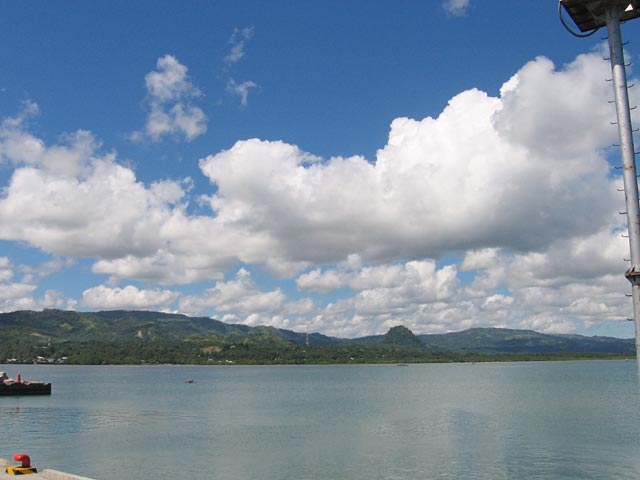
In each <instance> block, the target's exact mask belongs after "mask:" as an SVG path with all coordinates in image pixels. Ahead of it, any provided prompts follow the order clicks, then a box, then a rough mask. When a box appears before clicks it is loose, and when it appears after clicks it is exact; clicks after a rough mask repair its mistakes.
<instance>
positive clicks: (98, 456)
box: [0, 361, 640, 480]
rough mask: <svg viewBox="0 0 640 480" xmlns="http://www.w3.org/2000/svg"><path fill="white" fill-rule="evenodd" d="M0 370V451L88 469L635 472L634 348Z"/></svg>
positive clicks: (322, 475) (261, 473) (517, 475)
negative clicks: (628, 355)
mask: <svg viewBox="0 0 640 480" xmlns="http://www.w3.org/2000/svg"><path fill="white" fill-rule="evenodd" d="M0 370H5V371H7V373H8V374H9V376H13V377H15V376H16V375H17V374H18V373H21V374H22V377H23V379H25V380H29V379H32V380H45V381H50V382H52V384H53V393H52V395H51V396H50V397H46V396H45V397H0V457H4V458H9V457H11V456H12V455H13V454H14V453H18V452H20V453H28V454H29V455H30V456H31V458H32V463H33V464H34V465H35V466H36V467H40V468H52V469H57V470H63V471H68V472H72V473H76V474H79V475H84V476H88V477H92V478H95V479H98V480H122V479H136V480H151V479H158V478H162V479H179V478H202V479H219V480H305V479H310V480H311V479H313V480H375V479H389V480H405V479H406V480H409V479H411V480H416V479H491V480H499V479H545V480H547V479H580V480H585V479H613V478H615V479H631V478H640V401H639V388H638V375H637V372H636V362H635V361H628V362H625V361H580V362H522V363H482V364H480V363H478V364H422V365H408V366H399V365H349V366H268V367H245V366H211V367H194V366H65V365H61V366H36V365H29V366H27V365H4V366H0ZM191 381H192V382H191Z"/></svg>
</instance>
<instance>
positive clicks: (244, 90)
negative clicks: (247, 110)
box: [227, 78, 257, 107]
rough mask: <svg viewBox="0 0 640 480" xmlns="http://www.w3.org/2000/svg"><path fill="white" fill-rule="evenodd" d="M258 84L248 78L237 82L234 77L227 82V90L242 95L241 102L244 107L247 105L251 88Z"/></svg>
mask: <svg viewBox="0 0 640 480" xmlns="http://www.w3.org/2000/svg"><path fill="white" fill-rule="evenodd" d="M256 87H257V85H256V83H255V82H252V81H251V80H247V81H246V82H242V83H236V82H235V80H234V79H233V78H230V79H229V82H227V92H229V93H231V94H232V95H238V96H239V97H240V104H241V105H242V106H243V107H246V106H247V97H248V96H249V89H250V88H256Z"/></svg>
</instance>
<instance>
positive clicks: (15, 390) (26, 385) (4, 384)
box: [0, 372, 51, 396]
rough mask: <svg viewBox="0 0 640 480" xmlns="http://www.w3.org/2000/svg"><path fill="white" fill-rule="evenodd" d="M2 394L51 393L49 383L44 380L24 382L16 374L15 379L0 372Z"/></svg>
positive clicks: (0, 392) (0, 390)
mask: <svg viewBox="0 0 640 480" xmlns="http://www.w3.org/2000/svg"><path fill="white" fill-rule="evenodd" d="M3 395H51V384H50V383H45V382H24V381H22V377H21V376H20V374H18V378H16V379H15V380H14V379H12V378H9V377H7V374H6V373H5V372H0V396H3Z"/></svg>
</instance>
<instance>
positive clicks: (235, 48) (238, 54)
mask: <svg viewBox="0 0 640 480" xmlns="http://www.w3.org/2000/svg"><path fill="white" fill-rule="evenodd" d="M251 37H253V27H245V28H241V29H240V28H235V29H234V30H233V34H232V35H231V38H230V39H229V44H230V45H231V49H230V50H229V53H228V54H227V55H226V56H225V57H224V62H225V63H226V64H227V65H231V64H234V63H237V62H239V61H240V60H241V59H242V57H244V54H245V46H246V43H247V42H248V41H249V40H250V39H251Z"/></svg>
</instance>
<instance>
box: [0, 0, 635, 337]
mask: <svg viewBox="0 0 640 480" xmlns="http://www.w3.org/2000/svg"><path fill="white" fill-rule="evenodd" d="M525 3H526V5H524V4H522V5H521V4H518V5H516V7H518V8H524V7H526V8H528V10H509V9H507V8H506V7H505V4H504V2H487V1H481V0H469V1H465V0H452V1H446V2H441V1H433V2H418V1H409V0H407V1H402V2H388V1H381V2H365V1H356V0H353V1H348V2H345V1H326V2H310V1H304V0H302V1H274V2H259V1H242V0H240V1H237V2H210V1H204V0H201V1H195V0H193V1H186V2H179V3H176V2H169V1H154V2H150V1H146V0H140V1H136V2H124V1H117V0H110V1H108V2H107V1H101V0H97V1H92V2H80V1H66V2H56V1H46V2H45V1H30V2H10V3H7V4H6V5H5V6H4V9H3V14H2V16H1V18H0V28H1V29H2V32H3V38H4V41H3V42H0V59H1V60H2V68H1V69H0V110H1V111H0V117H1V118H2V124H1V125H0V181H1V182H2V194H1V195H0V246H1V247H2V250H0V291H1V292H2V293H0V310H2V311H13V310H17V309H35V310H39V309H43V308H64V309H76V310H108V309H141V310H162V311H172V312H180V313H185V314H189V315H204V316H211V317H214V318H217V319H221V320H223V321H227V322H232V323H245V324H249V325H258V324H268V325H274V326H277V327H283V328H290V329H293V330H297V331H319V332H321V333H325V334H329V335H337V336H345V337H354V336H360V335H368V334H375V333H384V332H385V331H386V330H387V329H388V328H390V327H391V326H393V325H396V324H404V325H406V326H408V327H409V328H411V329H412V330H413V331H414V332H416V333H439V332H447V331H457V330H462V329H464V328H470V327H475V326H496V327H512V328H530V329H535V330H538V331H544V332H562V333H583V334H589V335H592V334H601V335H614V336H621V337H631V336H633V324H632V323H631V322H627V321H626V318H627V317H628V316H630V315H631V302H630V300H629V299H628V298H625V294H626V293H628V291H629V286H628V285H627V282H626V280H625V279H624V276H623V272H624V270H625V268H626V265H625V263H624V261H623V258H624V257H626V256H628V254H627V253H626V252H627V251H628V245H627V244H626V240H625V239H623V238H621V237H620V233H621V232H622V231H623V230H624V228H625V227H626V225H625V221H624V218H623V217H621V216H620V215H619V214H618V211H621V210H624V197H623V195H622V194H620V193H618V192H617V191H616V189H617V188H619V187H620V185H621V180H620V178H619V176H618V174H617V171H616V170H615V169H614V168H613V167H614V166H615V165H616V164H617V162H618V155H617V151H616V150H615V149H614V148H612V147H611V144H612V143H615V141H616V135H617V133H616V130H615V127H613V126H612V125H611V124H610V122H612V121H613V120H614V117H615V111H614V110H613V107H612V106H611V104H609V103H608V100H610V99H611V98H612V92H611V91H610V84H608V83H607V82H605V78H607V77H608V75H609V73H610V67H609V65H608V63H607V62H606V61H604V60H603V59H602V57H603V56H606V55H605V54H604V53H603V52H605V50H604V43H603V40H602V37H603V36H604V34H602V35H600V34H596V35H594V36H592V37H589V38H588V39H578V38H575V37H573V36H571V35H570V34H569V33H568V32H566V30H565V29H564V28H563V27H562V25H561V24H560V22H559V20H558V17H557V4H556V2H554V1H550V0H547V1H542V2H525ZM623 35H624V37H625V39H626V40H629V41H630V43H629V45H627V46H626V49H627V50H626V54H627V57H628V60H630V61H631V62H632V63H633V62H634V61H635V62H637V59H638V53H637V51H636V43H637V40H638V33H637V26H636V25H635V24H633V23H630V24H627V25H625V26H623ZM629 74H630V76H631V77H633V67H632V69H631V70H630V73H629ZM632 92H633V90H632ZM632 96H633V93H632Z"/></svg>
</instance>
